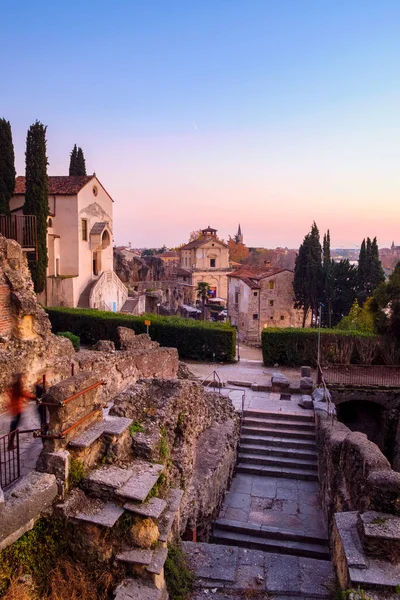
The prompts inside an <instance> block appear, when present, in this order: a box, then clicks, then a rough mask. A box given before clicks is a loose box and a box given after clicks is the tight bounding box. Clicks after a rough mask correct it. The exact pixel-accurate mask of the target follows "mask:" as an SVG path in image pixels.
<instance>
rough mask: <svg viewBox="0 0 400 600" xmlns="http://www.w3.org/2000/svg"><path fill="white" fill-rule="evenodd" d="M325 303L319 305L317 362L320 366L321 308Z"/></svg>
mask: <svg viewBox="0 0 400 600" xmlns="http://www.w3.org/2000/svg"><path fill="white" fill-rule="evenodd" d="M323 306H324V305H323V304H322V302H320V303H319V307H318V348H317V364H318V366H319V361H320V358H321V308H322V307H323Z"/></svg>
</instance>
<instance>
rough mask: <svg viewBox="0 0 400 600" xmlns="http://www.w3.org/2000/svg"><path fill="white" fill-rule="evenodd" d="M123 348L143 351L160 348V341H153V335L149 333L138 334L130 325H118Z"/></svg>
mask: <svg viewBox="0 0 400 600" xmlns="http://www.w3.org/2000/svg"><path fill="white" fill-rule="evenodd" d="M117 333H118V337H119V342H120V347H121V350H135V351H136V352H137V351H143V350H150V349H153V348H158V347H159V346H160V344H159V343H158V342H152V340H151V337H150V336H149V335H147V333H140V334H139V335H136V334H135V332H134V331H133V329H129V328H128V327H117Z"/></svg>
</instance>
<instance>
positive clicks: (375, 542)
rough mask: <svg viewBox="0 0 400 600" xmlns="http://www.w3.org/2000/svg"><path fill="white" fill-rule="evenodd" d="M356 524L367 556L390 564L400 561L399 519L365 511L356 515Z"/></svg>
mask: <svg viewBox="0 0 400 600" xmlns="http://www.w3.org/2000/svg"><path fill="white" fill-rule="evenodd" d="M357 524H358V532H359V535H360V538H361V542H362V545H363V548H364V551H365V552H366V553H367V554H369V555H370V556H375V557H376V558H383V559H385V560H390V562H399V561H400V517H395V516H393V515H388V514H386V513H382V512H377V511H366V512H365V513H361V514H359V515H358V523H357Z"/></svg>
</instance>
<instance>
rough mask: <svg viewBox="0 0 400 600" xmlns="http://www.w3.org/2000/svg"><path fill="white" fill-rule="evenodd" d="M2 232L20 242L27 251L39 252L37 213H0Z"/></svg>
mask: <svg viewBox="0 0 400 600" xmlns="http://www.w3.org/2000/svg"><path fill="white" fill-rule="evenodd" d="M0 233H1V235H4V237H6V238H8V239H10V240H15V241H16V242H18V244H19V245H20V246H21V247H22V249H23V250H24V251H25V252H37V227H36V216H35V215H0Z"/></svg>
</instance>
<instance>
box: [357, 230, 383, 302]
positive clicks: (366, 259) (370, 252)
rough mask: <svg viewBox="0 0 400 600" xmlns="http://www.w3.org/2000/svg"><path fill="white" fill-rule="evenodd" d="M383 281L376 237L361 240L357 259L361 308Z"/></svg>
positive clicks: (358, 295)
mask: <svg viewBox="0 0 400 600" xmlns="http://www.w3.org/2000/svg"><path fill="white" fill-rule="evenodd" d="M383 281H385V273H384V271H383V269H382V264H381V261H380V259H379V248H378V243H377V240H376V237H375V238H374V239H373V240H372V242H371V239H370V238H367V240H365V239H364V240H363V241H362V244H361V249H360V255H359V258H358V294H357V297H358V302H359V304H360V305H361V306H362V305H363V304H364V302H365V301H366V299H367V298H368V297H369V296H371V295H372V292H373V291H374V290H375V289H376V288H377V287H378V285H379V284H380V283H382V282H383Z"/></svg>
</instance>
